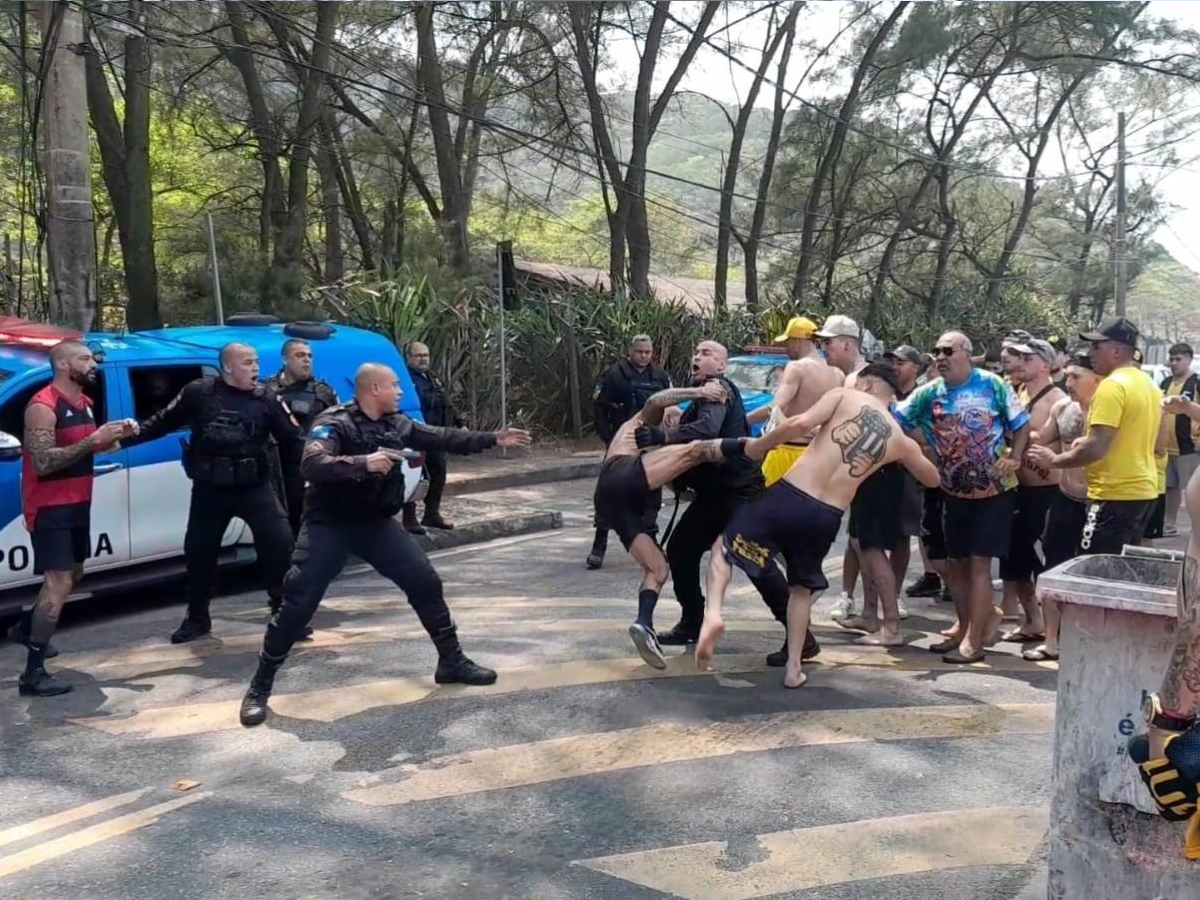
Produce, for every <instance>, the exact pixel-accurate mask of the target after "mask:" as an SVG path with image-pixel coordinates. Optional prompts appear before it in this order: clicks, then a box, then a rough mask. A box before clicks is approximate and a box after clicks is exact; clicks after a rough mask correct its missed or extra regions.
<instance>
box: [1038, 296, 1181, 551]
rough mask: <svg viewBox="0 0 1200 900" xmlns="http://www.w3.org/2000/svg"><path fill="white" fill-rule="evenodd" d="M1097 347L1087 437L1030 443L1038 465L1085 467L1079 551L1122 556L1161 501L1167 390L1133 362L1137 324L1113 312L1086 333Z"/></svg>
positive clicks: (1093, 357)
mask: <svg viewBox="0 0 1200 900" xmlns="http://www.w3.org/2000/svg"><path fill="white" fill-rule="evenodd" d="M1079 337H1080V339H1082V340H1084V341H1087V342H1088V343H1089V344H1090V345H1091V350H1090V351H1089V353H1088V356H1089V358H1090V359H1091V361H1092V368H1093V369H1094V370H1095V371H1096V373H1097V374H1098V375H1102V376H1104V380H1103V381H1102V382H1100V386H1099V387H1098V388H1097V389H1096V395H1095V396H1094V397H1093V398H1092V403H1091V406H1090V407H1089V409H1088V419H1087V435H1086V436H1085V437H1084V438H1083V439H1082V440H1080V441H1076V442H1075V446H1074V447H1072V448H1071V449H1069V450H1064V451H1063V452H1061V453H1055V452H1053V451H1052V450H1051V449H1050V448H1049V447H1040V446H1039V447H1034V448H1031V451H1030V457H1031V459H1032V461H1033V462H1034V463H1035V464H1037V465H1042V466H1047V467H1049V468H1053V469H1069V468H1073V467H1075V466H1083V467H1084V471H1085V473H1086V475H1087V495H1088V508H1087V520H1086V521H1085V522H1084V526H1083V533H1082V535H1081V536H1080V539H1079V550H1080V552H1081V553H1120V552H1121V548H1122V547H1124V546H1125V545H1126V544H1137V543H1138V542H1139V541H1140V540H1141V537H1142V532H1143V531H1144V530H1145V527H1146V520H1147V519H1148V518H1149V516H1150V511H1151V508H1152V507H1153V506H1154V501H1155V500H1156V499H1157V498H1158V465H1157V463H1156V462H1155V459H1154V445H1155V442H1156V440H1157V438H1158V429H1159V420H1160V418H1161V415H1162V413H1161V405H1162V392H1161V391H1160V390H1159V389H1158V387H1157V386H1155V384H1154V382H1153V381H1151V380H1150V379H1149V378H1148V377H1147V376H1146V374H1145V373H1144V372H1142V371H1141V369H1140V368H1139V367H1138V365H1137V363H1136V362H1135V361H1134V353H1135V352H1136V349H1137V339H1138V329H1137V326H1136V325H1134V324H1133V323H1132V322H1130V321H1129V320H1128V319H1126V318H1124V317H1123V316H1107V317H1106V318H1105V319H1104V320H1103V321H1101V322H1100V325H1099V327H1098V328H1097V329H1096V330H1095V331H1091V332H1088V333H1087V334H1081V335H1080V336H1079Z"/></svg>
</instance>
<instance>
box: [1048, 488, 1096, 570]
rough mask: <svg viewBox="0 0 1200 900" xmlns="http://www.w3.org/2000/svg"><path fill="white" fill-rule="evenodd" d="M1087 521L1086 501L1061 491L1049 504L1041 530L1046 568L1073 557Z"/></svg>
mask: <svg viewBox="0 0 1200 900" xmlns="http://www.w3.org/2000/svg"><path fill="white" fill-rule="evenodd" d="M1086 521H1087V501H1086V500H1076V499H1075V498H1074V497H1068V496H1067V495H1066V494H1064V493H1063V492H1062V491H1059V492H1058V496H1057V497H1055V498H1054V501H1053V502H1052V503H1051V504H1050V513H1049V515H1047V516H1046V529H1045V531H1043V532H1042V556H1043V558H1044V563H1045V567H1046V569H1047V570H1049V569H1053V568H1054V567H1055V566H1059V565H1062V564H1063V563H1065V562H1066V561H1067V560H1069V559H1074V558H1075V556H1076V555H1077V554H1078V552H1079V535H1080V534H1081V533H1082V532H1083V523H1084V522H1086Z"/></svg>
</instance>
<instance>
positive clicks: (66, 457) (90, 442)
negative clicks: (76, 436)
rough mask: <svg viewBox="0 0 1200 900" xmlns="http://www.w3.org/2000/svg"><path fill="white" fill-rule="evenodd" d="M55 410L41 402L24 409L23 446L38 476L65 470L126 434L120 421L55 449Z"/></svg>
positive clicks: (110, 423) (109, 423) (108, 424)
mask: <svg viewBox="0 0 1200 900" xmlns="http://www.w3.org/2000/svg"><path fill="white" fill-rule="evenodd" d="M54 426H55V416H54V410H52V409H51V408H50V407H48V406H46V405H45V404H42V403H31V404H29V406H28V407H27V408H26V410H25V446H26V447H27V448H28V449H29V456H30V458H31V459H32V460H33V468H34V470H35V471H36V472H37V473H38V474H39V475H49V474H51V473H53V472H58V471H60V470H61V469H65V468H67V467H68V466H70V465H71V464H72V463H74V462H77V461H78V460H80V459H82V458H83V457H85V456H87V455H88V454H89V453H94V452H95V451H96V450H97V449H99V448H102V447H105V446H107V445H109V444H112V443H113V442H114V441H118V440H120V439H121V437H122V436H123V435H124V434H125V433H126V430H125V428H124V427H123V424H122V423H121V422H108V423H106V424H104V425H101V426H100V427H99V428H98V429H96V430H95V431H93V432H92V433H91V434H89V435H88V436H87V437H85V438H84V439H83V440H81V441H76V442H75V443H74V444H69V445H68V446H66V447H56V446H55V437H54Z"/></svg>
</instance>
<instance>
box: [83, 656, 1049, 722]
mask: <svg viewBox="0 0 1200 900" xmlns="http://www.w3.org/2000/svg"><path fill="white" fill-rule="evenodd" d="M818 662H819V663H820V666H819V667H816V666H814V667H813V668H812V669H810V672H815V671H816V670H817V669H833V668H838V667H843V666H867V667H880V668H890V669H897V670H901V671H917V672H928V671H947V670H952V669H959V670H961V669H963V668H964V667H961V666H951V665H949V664H948V663H944V662H942V660H941V658H940V657H934V656H931V655H930V654H927V653H924V652H921V653H915V652H913V653H908V654H904V655H900V654H892V653H885V652H883V651H882V650H881V649H880V648H866V647H863V648H853V649H851V648H845V649H843V648H841V647H834V648H828V649H825V650H823V651H822V653H821V656H820V659H819V660H818ZM765 668H766V667H765V665H764V662H763V656H762V654H761V653H742V654H738V653H729V654H718V655H717V656H716V657H715V658H714V660H713V668H712V670H711V671H710V672H698V671H697V670H696V667H695V663H694V662H693V661H692V656H691V654H689V653H683V654H680V655H678V656H672V657H668V659H667V668H666V669H665V670H662V671H659V670H656V669H651V668H650V667H648V666H647V665H645V664H644V663H643V662H642V661H641V660H640V659H636V658H631V657H620V658H616V659H592V660H579V661H575V662H565V663H547V664H545V665H541V666H534V667H529V668H514V669H506V670H505V669H502V670H500V678H499V680H498V681H497V682H496V683H495V684H492V685H488V686H487V687H464V686H462V685H443V686H438V685H435V684H434V683H433V679H432V678H430V677H428V676H426V677H423V678H412V677H410V678H394V679H390V680H387V681H375V682H369V683H366V684H358V685H349V686H342V687H335V688H328V689H325V690H315V691H304V692H301V693H295V694H277V695H276V696H274V697H272V698H271V708H272V710H273V711H274V712H275V713H277V714H278V715H281V716H287V717H292V718H297V719H306V720H309V721H315V722H334V721H337V720H339V719H343V718H346V717H347V716H353V715H357V714H359V713H362V712H365V711H367V710H370V709H376V708H379V707H392V706H404V705H407V704H410V703H417V702H419V701H422V700H426V699H436V700H446V699H453V698H457V697H470V698H471V699H489V698H491V697H498V696H504V695H506V694H514V693H519V692H524V691H540V690H552V689H554V688H564V687H577V686H580V685H588V684H604V683H608V682H619V681H641V680H647V679H654V678H697V677H704V676H706V675H714V674H726V675H727V674H731V673H737V672H761V671H763V670H764V669H765ZM968 668H970V669H973V670H975V671H989V670H990V671H1023V672H1032V671H1037V670H1038V669H1039V668H1040V669H1047V668H1048V669H1051V670H1052V669H1053V668H1054V664H1053V663H1032V662H1026V661H1025V660H1023V659H1021V658H1020V657H1018V656H1009V655H1006V654H1003V655H1002V654H993V655H992V656H989V657H988V661H987V662H982V663H976V664H975V665H974V666H970V667H968ZM286 677H287V675H286V671H285V673H284V675H283V678H286ZM817 677H819V675H818V676H817ZM238 706H239V701H237V700H223V701H213V702H208V703H191V704H187V705H184V706H165V707H150V708H147V709H140V710H138V711H136V712H134V713H133V714H132V715H128V716H94V717H87V718H76V719H70V720H69V721H71V722H73V723H74V724H76V725H83V726H86V727H88V728H94V729H96V730H98V731H103V732H105V733H107V734H143V735H145V736H147V737H154V738H165V737H180V736H183V735H191V734H206V733H210V732H217V731H228V730H236V729H237V728H238V727H239V725H238V716H237V713H238Z"/></svg>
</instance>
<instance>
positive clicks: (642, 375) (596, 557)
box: [587, 334, 671, 569]
mask: <svg viewBox="0 0 1200 900" xmlns="http://www.w3.org/2000/svg"><path fill="white" fill-rule="evenodd" d="M653 356H654V343H653V342H652V341H651V340H650V336H649V335H648V334H639V335H635V336H634V338H633V340H632V341H630V342H629V357H628V358H627V359H623V360H621V361H620V362H619V363H617V364H616V365H615V366H613V367H612V368H611V369H609V370H608V371H607V372H605V373H604V377H603V378H601V379H600V383H599V384H597V385H596V393H595V396H594V400H595V407H596V412H595V415H596V434H597V435H598V436H599V437H600V440H602V441H604V445H605V446H606V447H607V446H608V444H609V443H610V442H611V441H612V439H613V435H614V434H616V433H617V429H618V428H620V427H621V426H622V425H624V424H625V423H626V422H627V421H629V420H630V419H632V418H633V417H634V415H635V414H636V413H637V412H638V411H639V410H641V408H642V407H643V406H645V405H646V401H647V400H649V399H650V397H651V396H652V395H654V394H657V393H658V392H659V391H665V390H666V389H667V388H669V387H670V386H671V377H670V376H669V375H667V373H666V372H665V371H663V370H662V369H660V368H659V367H658V366H656V365H654V363H653V362H652V361H651V359H652V357H653ZM661 506H662V491H654V492H653V493H652V494H651V495H650V500H649V502H648V503H647V504H646V510H645V517H646V518H645V521H646V523H647V525H648V526H649V533H650V534H657V533H658V526H657V525H656V524H655V523H656V522H657V521H658V510H659V508H660V507H661ZM595 524H596V536H595V538H594V539H593V541H592V552H591V553H589V554H588V558H587V567H588V568H589V569H598V568H600V566H601V565H603V563H604V553H605V551H606V550H607V549H608V524H607V523H606V522H605V521H604V520H603V519H602V518H601V517H600V516H599V514H597V515H596V518H595Z"/></svg>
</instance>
